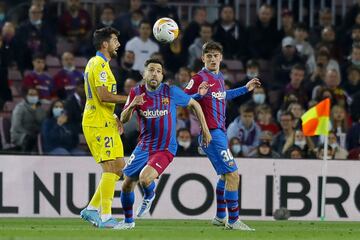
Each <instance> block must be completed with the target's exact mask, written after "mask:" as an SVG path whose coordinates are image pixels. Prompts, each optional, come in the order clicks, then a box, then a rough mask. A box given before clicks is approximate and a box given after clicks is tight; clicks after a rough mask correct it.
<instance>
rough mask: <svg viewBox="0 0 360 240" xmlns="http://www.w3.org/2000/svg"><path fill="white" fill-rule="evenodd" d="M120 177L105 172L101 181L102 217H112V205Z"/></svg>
mask: <svg viewBox="0 0 360 240" xmlns="http://www.w3.org/2000/svg"><path fill="white" fill-rule="evenodd" d="M117 180H119V176H118V175H116V174H115V173H109V172H105V173H103V174H102V176H101V180H100V184H99V185H100V197H101V215H107V216H109V217H111V205H112V200H113V198H114V191H115V184H116V181H117Z"/></svg>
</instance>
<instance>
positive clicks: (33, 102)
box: [26, 96, 39, 104]
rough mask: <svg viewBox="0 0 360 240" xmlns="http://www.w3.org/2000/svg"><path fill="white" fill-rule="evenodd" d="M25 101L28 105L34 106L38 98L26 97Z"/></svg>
mask: <svg viewBox="0 0 360 240" xmlns="http://www.w3.org/2000/svg"><path fill="white" fill-rule="evenodd" d="M26 100H27V101H28V102H29V103H30V104H36V103H37V102H38V101H39V97H38V96H26Z"/></svg>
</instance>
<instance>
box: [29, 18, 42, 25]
mask: <svg viewBox="0 0 360 240" xmlns="http://www.w3.org/2000/svg"><path fill="white" fill-rule="evenodd" d="M41 22H42V21H41V19H39V20H35V21H31V24H32V25H34V26H39V25H41Z"/></svg>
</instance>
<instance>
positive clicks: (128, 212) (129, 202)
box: [120, 192, 135, 223]
mask: <svg viewBox="0 0 360 240" xmlns="http://www.w3.org/2000/svg"><path fill="white" fill-rule="evenodd" d="M120 199H121V205H122V207H123V210H124V215H125V220H124V221H125V222H126V223H132V222H134V218H133V205H134V201H135V194H134V192H121V197H120Z"/></svg>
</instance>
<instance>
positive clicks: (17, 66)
mask: <svg viewBox="0 0 360 240" xmlns="http://www.w3.org/2000/svg"><path fill="white" fill-rule="evenodd" d="M20 2H21V1H20ZM167 2H168V1H166V0H157V1H154V3H153V4H148V5H145V4H143V3H142V1H141V0H130V1H129V3H128V4H126V6H127V8H123V9H120V11H119V9H118V7H116V6H114V4H113V5H105V4H102V5H99V7H98V9H97V10H98V12H99V14H98V15H96V14H95V15H94V14H93V12H89V11H87V10H86V9H85V8H84V7H83V4H82V2H81V0H67V1H65V3H64V5H63V7H62V8H61V11H59V9H58V7H59V6H60V5H59V4H58V3H53V2H52V1H45V0H33V1H31V3H30V4H25V5H22V6H23V11H19V10H17V11H12V9H11V7H12V6H11V4H8V5H7V4H6V3H5V2H0V28H1V34H0V110H1V114H0V119H1V122H0V123H1V124H0V125H1V126H0V135H1V149H2V152H4V153H9V152H12V153H14V152H15V153H31V154H38V153H41V154H51V155H86V154H88V149H87V148H86V144H85V142H84V139H83V135H82V128H81V119H82V111H83V108H84V104H85V101H86V99H85V94H84V83H83V70H84V67H85V65H86V62H87V59H88V58H90V57H91V56H93V55H94V54H95V49H94V47H93V46H92V33H93V32H94V30H95V29H98V28H101V27H104V26H112V27H114V28H116V29H118V30H119V31H120V36H119V40H120V43H121V47H120V49H119V51H118V58H117V59H113V60H112V61H111V67H112V71H113V72H114V75H115V77H116V79H117V81H118V82H117V90H118V94H122V95H127V94H128V93H129V91H130V89H131V88H132V87H134V86H136V85H137V84H139V83H141V80H142V75H141V74H142V71H143V68H144V67H143V65H144V62H145V60H146V59H148V58H149V57H155V58H159V59H161V60H162V61H163V62H164V64H165V68H166V75H165V81H166V83H167V84H174V85H177V86H179V87H180V88H185V87H186V86H187V83H188V82H189V80H190V79H191V76H192V75H193V74H194V73H196V72H197V71H199V70H200V69H201V68H202V62H201V48H202V45H203V44H204V43H205V42H207V41H210V40H214V41H218V42H220V43H221V44H222V45H223V47H224V61H223V64H222V65H221V71H222V72H223V74H224V76H225V79H226V87H227V88H228V89H231V88H236V87H239V86H242V85H245V84H246V83H247V81H249V80H250V79H251V78H253V77H258V78H259V79H260V80H261V82H262V87H259V88H257V89H255V90H254V91H253V92H252V93H249V94H247V95H243V96H241V97H239V98H237V99H235V100H234V101H229V102H228V103H227V112H226V117H227V119H226V126H227V129H228V130H227V134H228V141H229V143H230V151H231V152H232V154H233V155H234V156H235V157H240V156H241V157H257V158H311V159H315V158H320V159H321V158H322V156H323V147H322V146H323V142H324V138H323V137H318V136H316V137H305V136H304V134H303V132H302V129H301V119H300V117H301V115H302V114H303V113H304V112H305V111H306V110H308V109H309V108H310V107H312V106H314V105H315V104H316V103H318V102H319V101H321V100H323V99H325V98H330V99H331V117H330V119H331V131H330V133H329V145H330V146H329V150H328V151H329V152H328V155H329V157H330V158H331V159H360V1H355V3H354V4H353V5H352V6H349V7H348V12H347V14H346V16H345V18H344V19H340V21H338V20H337V23H338V24H337V25H336V26H334V25H332V22H333V19H332V18H333V15H332V12H331V10H330V9H329V8H326V7H325V8H320V9H318V10H319V11H318V15H317V16H316V19H315V20H316V21H315V25H314V27H312V28H309V24H308V23H307V22H306V21H304V22H297V21H296V19H298V18H297V17H295V16H296V15H297V14H298V12H292V11H290V10H289V9H287V8H285V7H286V6H285V7H284V8H283V9H282V10H281V11H282V12H281V14H280V16H281V29H280V30H278V28H277V24H276V21H277V19H276V14H275V9H274V8H273V6H271V5H267V4H262V5H261V6H260V7H259V9H256V10H255V11H256V19H255V21H254V22H253V23H252V24H251V25H250V26H249V27H245V26H244V24H243V23H242V22H241V21H239V20H237V19H236V17H235V9H234V6H233V5H222V6H221V7H219V9H218V11H219V14H218V18H217V19H216V20H215V21H214V22H208V21H207V19H208V11H207V8H205V7H198V8H196V9H195V10H194V11H193V16H192V18H191V19H192V20H191V21H190V22H187V21H186V19H182V18H181V16H178V15H177V14H178V11H177V10H176V8H175V7H169V5H168V3H167ZM194 2H196V1H194ZM115 5H116V4H115ZM119 5H120V4H119ZM121 6H124V5H123V4H122V5H121ZM14 8H15V7H14ZM120 8H121V7H120ZM294 10H295V9H294ZM14 12H15V13H16V14H15V13H14ZM9 13H11V15H10V14H9ZM160 17H170V18H173V19H174V20H175V21H176V22H178V24H179V26H180V29H181V30H180V36H179V38H177V39H176V40H175V41H174V42H172V43H170V44H159V43H158V42H156V41H155V40H154V39H153V36H152V26H153V23H154V22H155V21H156V20H157V19H158V18H160ZM121 109H122V106H120V105H119V106H117V108H116V111H117V113H120V112H121ZM135 115H136V114H135ZM135 115H134V116H133V118H132V119H131V121H130V122H128V123H127V124H126V125H125V133H124V134H123V135H122V139H123V142H124V148H125V153H126V154H127V155H129V154H130V153H131V151H132V150H133V149H134V147H135V146H136V144H137V137H138V133H139V132H138V131H139V129H138V126H137V121H136V116H135ZM199 132H200V128H199V123H198V121H197V119H196V117H195V116H194V114H193V113H192V112H191V111H189V109H186V108H179V109H178V111H177V140H178V143H179V149H178V156H200V155H203V154H204V153H203V152H202V151H201V150H200V149H199V148H198V140H197V136H198V135H199Z"/></svg>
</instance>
